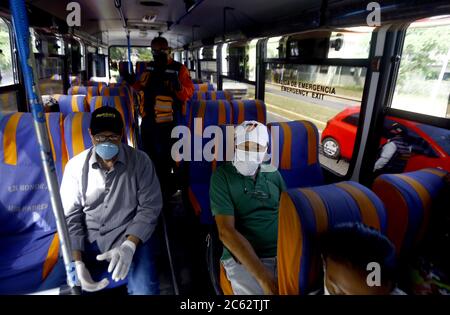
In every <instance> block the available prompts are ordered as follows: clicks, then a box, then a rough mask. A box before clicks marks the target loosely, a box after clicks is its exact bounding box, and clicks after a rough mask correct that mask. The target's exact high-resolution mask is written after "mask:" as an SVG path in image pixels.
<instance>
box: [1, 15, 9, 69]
mask: <svg viewBox="0 0 450 315" xmlns="http://www.w3.org/2000/svg"><path fill="white" fill-rule="evenodd" d="M10 45H11V44H10V39H9V30H8V27H7V26H6V25H5V24H4V22H3V21H2V20H0V50H2V53H1V54H0V70H2V71H5V70H9V71H11V46H10Z"/></svg>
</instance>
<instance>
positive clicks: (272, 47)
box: [267, 36, 282, 59]
mask: <svg viewBox="0 0 450 315" xmlns="http://www.w3.org/2000/svg"><path fill="white" fill-rule="evenodd" d="M281 37H282V36H277V37H271V38H269V40H268V41H267V58H268V59H272V58H279V57H280V39H281Z"/></svg>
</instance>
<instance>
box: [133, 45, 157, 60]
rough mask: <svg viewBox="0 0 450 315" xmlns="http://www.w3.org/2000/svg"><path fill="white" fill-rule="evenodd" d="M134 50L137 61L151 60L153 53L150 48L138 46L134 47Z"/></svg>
mask: <svg viewBox="0 0 450 315" xmlns="http://www.w3.org/2000/svg"><path fill="white" fill-rule="evenodd" d="M134 50H135V51H136V54H137V56H138V60H139V61H152V60H153V55H152V51H151V49H150V48H145V47H140V48H134Z"/></svg>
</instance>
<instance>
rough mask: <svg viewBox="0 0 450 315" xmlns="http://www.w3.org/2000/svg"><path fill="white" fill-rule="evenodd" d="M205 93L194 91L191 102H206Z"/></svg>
mask: <svg viewBox="0 0 450 315" xmlns="http://www.w3.org/2000/svg"><path fill="white" fill-rule="evenodd" d="M207 94H208V93H207V92H202V91H195V92H194V94H192V100H193V101H199V100H207V99H208V98H207Z"/></svg>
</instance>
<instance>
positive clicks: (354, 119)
mask: <svg viewBox="0 0 450 315" xmlns="http://www.w3.org/2000/svg"><path fill="white" fill-rule="evenodd" d="M342 121H344V122H346V123H347V124H350V125H353V126H358V122H359V113H358V114H354V115H350V116H347V117H345V118H344V119H343V120H342Z"/></svg>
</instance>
